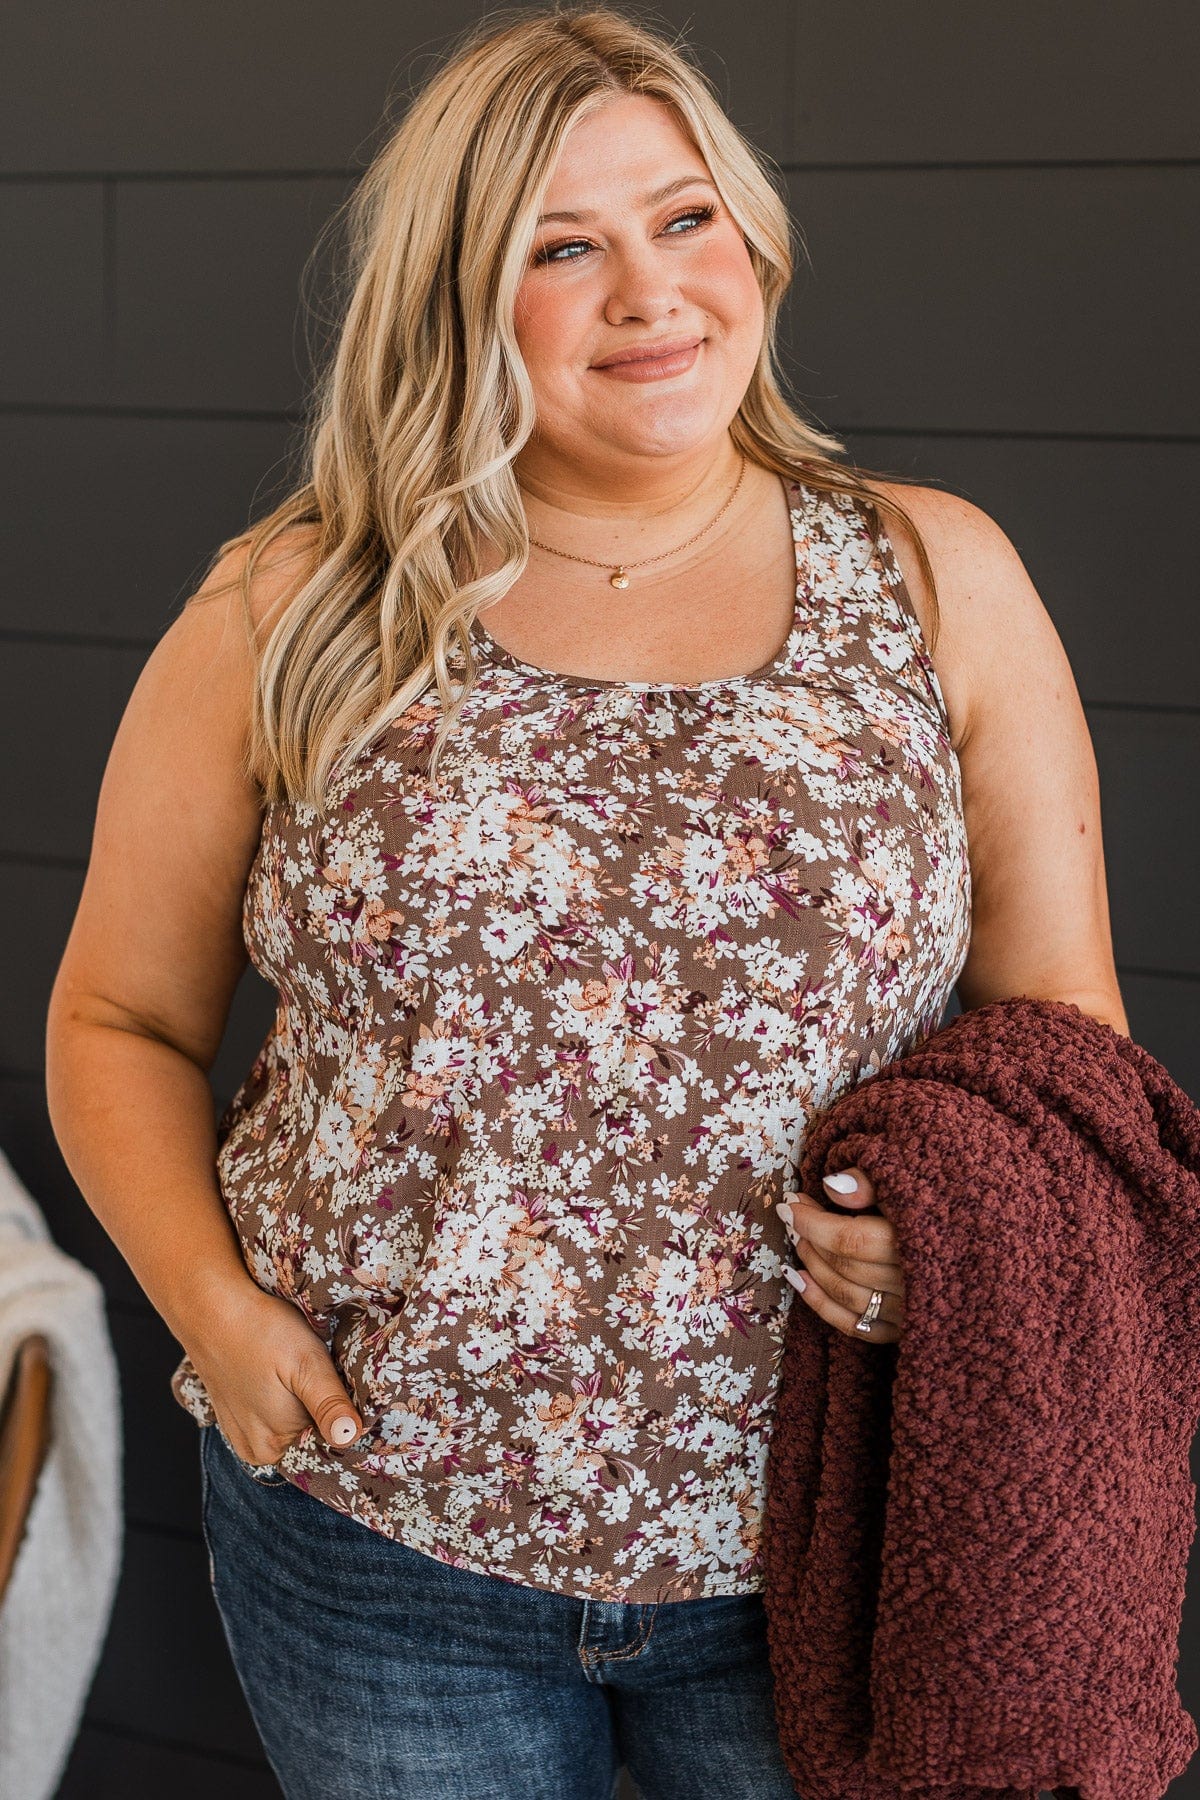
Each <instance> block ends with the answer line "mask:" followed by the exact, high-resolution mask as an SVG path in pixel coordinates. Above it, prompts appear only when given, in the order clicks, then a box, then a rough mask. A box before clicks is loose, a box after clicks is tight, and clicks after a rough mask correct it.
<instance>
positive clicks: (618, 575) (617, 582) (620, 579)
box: [608, 569, 629, 587]
mask: <svg viewBox="0 0 1200 1800" xmlns="http://www.w3.org/2000/svg"><path fill="white" fill-rule="evenodd" d="M608 579H609V580H610V581H611V582H612V584H613V586H614V587H628V586H629V577H628V575H627V574H626V573H625V571H624V569H614V570H613V572H612V574H611V575H610V576H609V578H608Z"/></svg>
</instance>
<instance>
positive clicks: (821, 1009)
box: [171, 480, 971, 1602]
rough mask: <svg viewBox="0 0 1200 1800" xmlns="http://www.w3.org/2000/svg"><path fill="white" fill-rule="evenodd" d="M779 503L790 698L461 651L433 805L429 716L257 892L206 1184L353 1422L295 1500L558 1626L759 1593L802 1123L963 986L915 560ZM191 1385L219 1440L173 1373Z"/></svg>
mask: <svg viewBox="0 0 1200 1800" xmlns="http://www.w3.org/2000/svg"><path fill="white" fill-rule="evenodd" d="M784 485H785V490H786V496H787V500H788V505H789V510H790V516H791V521H792V536H793V540H794V548H795V557H796V571H797V580H796V606H795V616H794V620H793V626H792V630H791V632H790V634H789V636H788V638H787V641H786V643H785V644H784V646H783V648H782V649H781V650H780V651H779V653H778V655H777V656H775V657H774V658H773V659H772V660H771V661H770V662H769V663H767V664H766V665H764V666H763V667H761V668H759V669H756V670H754V671H753V672H752V673H751V674H748V675H742V676H735V677H730V678H723V679H717V680H711V681H704V682H699V683H696V684H694V685H691V686H684V685H680V684H676V683H667V682H634V681H610V680H600V679H592V678H590V677H583V676H576V675H564V674H556V673H552V672H550V671H547V670H544V669H540V668H537V667H534V666H533V665H531V664H528V663H524V662H521V661H519V660H518V659H517V658H516V657H514V656H512V655H511V654H509V653H508V652H507V651H505V650H503V649H501V648H500V646H499V645H497V644H496V643H495V642H494V640H492V639H491V637H490V635H489V634H488V633H487V631H486V629H485V628H484V627H483V626H482V624H481V623H480V622H479V621H478V620H476V621H475V623H474V624H473V626H472V628H471V629H472V635H473V640H474V643H475V645H476V650H477V657H478V662H479V673H478V677H477V679H476V681H475V683H474V685H473V686H472V688H471V690H470V692H469V694H468V695H467V698H466V701H465V703H464V709H463V712H462V715H461V719H460V722H459V724H458V727H457V729H456V731H455V733H454V734H453V736H452V737H451V739H450V742H449V743H448V744H447V746H446V750H445V753H444V761H443V763H442V767H441V770H440V771H439V773H440V776H441V781H440V782H439V784H438V786H437V787H436V788H433V787H431V786H430V784H429V782H428V780H427V776H426V773H425V769H426V766H427V757H428V751H429V748H430V744H431V741H432V734H433V730H434V727H435V725H436V723H437V720H438V716H439V715H438V710H437V708H438V701H437V697H436V695H434V698H433V700H432V702H431V701H430V700H429V699H427V698H426V697H425V696H422V697H421V698H420V699H419V700H418V701H416V702H415V703H414V704H413V705H412V706H411V707H409V708H408V709H407V711H406V712H405V713H404V714H403V715H402V716H401V717H400V718H399V719H398V720H396V721H394V722H393V723H392V724H391V725H389V726H388V727H387V728H386V730H384V731H383V732H382V733H381V734H380V735H379V736H378V737H377V738H376V739H375V740H374V741H373V743H372V744H371V745H369V746H368V748H367V750H366V751H364V752H363V754H362V755H361V756H360V757H359V758H358V759H357V760H355V761H353V762H351V763H350V765H349V766H348V767H346V768H344V769H343V770H342V771H341V773H340V775H338V777H337V778H336V782H335V786H334V790H333V805H332V807H331V808H330V811H329V814H328V817H327V820H326V822H325V823H321V822H319V820H318V817H317V815H316V813H315V811H314V810H313V809H312V808H309V807H307V806H305V805H303V804H291V803H278V802H277V803H272V804H270V805H269V806H268V807H267V809H266V812H265V815H264V819H263V826H262V837H261V842H260V845H259V848H258V850H257V853H256V856H255V859H254V862H253V864H252V866H251V869H250V873H249V877H248V881H247V887H246V894H245V901H244V911H243V924H244V931H245V940H246V944H247V947H248V950H249V954H250V957H251V959H252V961H253V963H254V966H255V967H256V968H257V969H258V971H259V972H260V973H261V974H262V975H263V976H264V977H265V978H266V980H267V981H268V982H270V983H271V984H272V985H273V986H274V987H275V988H276V990H277V991H278V1007H277V1010H276V1014H275V1018H274V1022H273V1024H272V1026H271V1028H270V1030H269V1032H268V1034H267V1036H266V1039H265V1041H264V1043H263V1045H262V1047H261V1049H260V1051H259V1053H258V1055H257V1058H256V1059H255V1061H254V1063H253V1066H252V1067H251V1069H250V1070H249V1072H248V1074H247V1075H246V1077H245V1079H244V1081H243V1083H242V1085H241V1087H240V1088H239V1089H238V1091H237V1093H236V1094H235V1095H234V1096H233V1098H232V1100H231V1101H230V1102H229V1105H228V1106H227V1107H226V1109H225V1111H224V1113H223V1114H222V1116H221V1118H220V1120H219V1122H218V1159H217V1172H218V1177H219V1182H220V1187H221V1191H222V1193H223V1196H224V1198H225V1202H226V1204H227V1206H228V1209H229V1213H230V1216H231V1218H232V1221H233V1223H234V1225H235V1227H236V1230H237V1232H238V1236H239V1239H240V1242H241V1244H242V1247H243V1252H244V1257H245V1262H246V1265H247V1268H248V1270H249V1272H250V1274H251V1275H252V1276H253V1278H254V1280H255V1281H256V1282H257V1283H258V1284H259V1286H260V1287H262V1288H264V1289H266V1290H268V1291H269V1292H271V1293H274V1294H278V1295H281V1296H284V1297H286V1298H287V1299H288V1300H289V1301H291V1302H292V1303H294V1304H295V1305H296V1306H297V1307H299V1308H300V1309H301V1310H302V1312H303V1313H304V1315H305V1317H306V1319H307V1320H308V1322H309V1323H310V1325H311V1326H312V1328H313V1329H314V1331H315V1332H317V1333H319V1334H320V1336H321V1337H322V1339H323V1341H324V1342H325V1344H326V1345H327V1347H328V1349H329V1351H330V1354H331V1356H332V1358H333V1361H334V1364H335V1366H336V1368H337V1370H338V1373H339V1376H340V1377H341V1379H342V1380H343V1381H344V1383H345V1385H346V1387H347V1389H348V1391H349V1392H350V1393H351V1394H352V1395H353V1396H354V1399H355V1403H356V1405H357V1407H358V1409H359V1412H360V1416H361V1417H362V1419H363V1422H364V1426H363V1431H362V1433H361V1435H360V1436H359V1437H358V1438H357V1439H356V1440H355V1441H354V1442H353V1443H352V1444H350V1445H348V1446H346V1447H344V1448H341V1447H334V1446H330V1445H327V1444H326V1443H325V1442H324V1441H323V1440H322V1439H321V1437H320V1434H319V1433H318V1431H317V1429H316V1427H315V1425H309V1426H308V1427H306V1428H305V1429H304V1430H302V1431H301V1432H300V1433H299V1435H298V1436H297V1437H296V1438H295V1439H294V1440H293V1441H292V1442H291V1443H290V1444H289V1445H288V1446H287V1448H286V1450H285V1451H284V1453H283V1455H282V1456H281V1458H280V1460H279V1463H278V1465H272V1468H273V1469H274V1470H276V1472H277V1473H278V1475H281V1476H282V1477H284V1478H286V1480H288V1481H291V1482H293V1483H294V1484H295V1485H297V1486H298V1487H300V1488H301V1489H303V1490H304V1491H305V1492H307V1493H308V1494H310V1495H313V1496H315V1497H316V1498H317V1499H318V1500H319V1501H322V1502H324V1503H325V1504H326V1505H328V1506H331V1507H333V1508H334V1509H335V1510H336V1511H338V1512H340V1513H343V1514H346V1515H348V1516H350V1517H351V1518H354V1519H357V1520H359V1521H360V1522H361V1523H362V1524H363V1525H365V1526H367V1527H368V1528H370V1529H371V1530H373V1531H377V1532H380V1533H382V1534H383V1535H384V1536H386V1537H389V1538H394V1539H398V1540H399V1541H401V1542H402V1543H404V1544H406V1545H407V1546H409V1547H410V1548H412V1549H414V1550H419V1551H423V1552H425V1553H426V1554H428V1555H430V1556H434V1557H437V1558H439V1559H440V1560H442V1561H444V1562H449V1563H452V1564H454V1565H456V1566H458V1567H460V1568H463V1569H468V1570H473V1571H476V1572H478V1573H482V1574H491V1575H497V1576H501V1577H503V1578H506V1579H508V1580H511V1581H515V1582H519V1583H523V1584H526V1585H530V1586H533V1587H536V1588H542V1589H549V1590H552V1591H554V1592H557V1593H561V1594H567V1595H574V1596H578V1597H585V1598H587V1597H590V1598H595V1599H598V1600H620V1601H629V1602H650V1601H659V1600H680V1599H689V1598H694V1597H701V1596H708V1595H717V1594H747V1593H752V1592H755V1591H758V1590H761V1588H762V1585H763V1564H762V1525H763V1513H764V1496H765V1477H766V1464H767V1448H768V1443H769V1439H770V1432H771V1422H772V1403H773V1398H774V1394H775V1388H776V1380H777V1374H778V1366H779V1361H780V1356H781V1351H782V1344H783V1335H784V1324H785V1320H786V1315H787V1312H788V1308H789V1305H790V1304H791V1303H792V1302H793V1300H794V1298H795V1293H794V1290H793V1288H792V1287H791V1286H790V1284H789V1283H788V1282H787V1281H785V1280H784V1278H783V1270H784V1268H785V1266H786V1265H787V1264H788V1263H789V1262H791V1263H792V1264H793V1266H794V1264H795V1257H794V1254H793V1252H792V1251H791V1248H790V1244H789V1241H788V1239H787V1235H786V1232H785V1229H784V1226H783V1222H782V1220H781V1219H780V1218H779V1216H778V1214H777V1213H776V1211H775V1207H776V1204H777V1202H778V1201H780V1200H781V1199H784V1198H787V1197H788V1196H790V1195H792V1194H794V1193H796V1192H797V1190H798V1182H797V1175H796V1171H797V1167H798V1163H799V1157H800V1152H801V1149H802V1145H803V1139H804V1134H805V1131H806V1127H807V1126H808V1124H809V1121H810V1120H811V1119H812V1117H813V1114H814V1113H815V1112H816V1110H817V1109H819V1108H822V1107H825V1106H828V1105H829V1104H830V1103H831V1102H832V1101H833V1100H835V1099H836V1098H837V1096H838V1095H839V1094H840V1093H841V1092H842V1091H843V1090H844V1089H846V1088H847V1087H849V1086H850V1085H852V1084H853V1083H855V1082H858V1081H861V1080H863V1079H865V1078H868V1077H869V1076H871V1075H872V1074H873V1073H874V1072H875V1071H876V1070H877V1069H878V1068H879V1067H880V1066H881V1065H882V1064H883V1063H884V1062H886V1061H888V1060H890V1059H891V1058H893V1057H895V1056H897V1055H900V1054H902V1053H903V1052H904V1051H905V1050H907V1049H909V1048H911V1047H913V1046H914V1045H915V1044H916V1043H918V1042H919V1041H920V1040H921V1039H922V1038H924V1037H925V1036H927V1035H929V1033H931V1032H932V1031H933V1030H934V1029H935V1028H936V1027H937V1026H938V1024H939V1023H940V1021H941V1019H942V1016H943V1013H944V1010H945V1007H946V1004H947V1001H948V999H949V997H950V994H951V991H952V989H953V986H954V983H955V981H956V980H957V978H958V975H959V972H960V970H961V968H962V966H963V963H964V962H965V960H966V954H967V948H968V943H969V939H970V928H971V919H970V913H971V905H970V900H971V895H970V875H969V867H968V861H967V845H966V836H965V829H964V820H963V812H962V794H961V780H960V770H959V765H958V759H957V757H956V755H955V752H954V750H953V748H952V746H951V742H950V724H949V718H948V715H947V711H946V706H945V702H944V698H943V694H942V690H941V687H940V685H939V682H938V678H937V675H936V672H935V670H934V667H933V664H932V662H931V660H930V657H929V655H928V653H927V650H926V647H925V644H924V641H923V638H922V634H921V627H920V624H919V621H918V618H917V616H916V614H915V613H914V611H913V607H912V602H911V598H910V596H909V594H908V591H907V589H906V587H905V585H904V580H903V577H902V575H901V572H900V569H899V566H898V564H897V562H896V559H895V555H894V552H893V549H892V546H891V543H890V541H889V540H888V538H887V536H886V533H884V534H883V535H881V538H880V541H879V544H878V545H877V546H876V545H873V544H872V541H871V537H870V534H869V530H868V527H867V523H866V517H865V514H864V512H863V511H862V509H861V507H860V506H859V504H858V503H857V502H856V501H855V500H854V499H853V498H852V497H851V496H847V495H843V494H836V495H829V494H825V493H822V492H821V491H819V490H817V489H810V488H808V487H806V486H804V485H803V484H802V483H800V482H798V481H792V480H788V481H787V482H785V484H784ZM817 1198H819V1196H818V1197H817ZM800 1304H803V1302H800ZM171 1391H172V1393H173V1395H174V1397H175V1398H176V1399H177V1400H178V1401H179V1403H180V1405H182V1406H184V1407H185V1408H186V1409H187V1410H188V1411H189V1412H190V1413H191V1415H192V1416H193V1417H194V1418H195V1420H196V1421H197V1423H198V1424H201V1425H210V1424H213V1423H214V1422H215V1413H214V1410H213V1407H212V1404H211V1401H210V1399H209V1396H208V1394H207V1392H206V1390H205V1388H204V1386H203V1383H202V1381H201V1379H200V1376H199V1375H198V1373H197V1371H196V1369H195V1368H194V1366H193V1365H192V1363H191V1362H190V1360H189V1359H188V1358H187V1357H186V1356H185V1357H184V1359H183V1361H182V1362H181V1363H180V1364H179V1366H178V1367H177V1369H176V1370H175V1372H174V1374H173V1375H172V1377H171ZM248 1466H249V1465H247V1467H248Z"/></svg>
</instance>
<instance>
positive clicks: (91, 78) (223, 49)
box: [0, 0, 795, 171]
mask: <svg viewBox="0 0 1200 1800" xmlns="http://www.w3.org/2000/svg"><path fill="white" fill-rule="evenodd" d="M480 10H481V9H480V8H478V7H474V6H469V5H466V4H464V3H463V0H441V3H440V4H434V0H407V3H406V4H405V5H404V6H403V7H396V6H394V5H388V4H386V3H385V0H352V3H351V4H350V5H348V6H342V7H330V6H326V5H322V4H321V3H320V0H292V3H291V4H289V5H288V6H286V7H283V6H278V5H274V6H272V5H267V6H263V5H259V6H255V7H252V8H250V9H247V8H245V7H242V6H238V5H236V4H235V3H234V0H209V4H207V5H206V6H204V7H202V8H193V7H167V6H162V5H161V4H156V0H124V3H123V4H122V5H121V6H120V7H119V8H116V9H110V10H99V9H97V10H90V9H88V8H80V7H78V6H73V5H70V4H69V3H68V0H39V3H38V4H37V5H36V6H34V5H26V6H23V7H10V8H8V9H7V11H6V13H5V23H4V25H3V28H2V29H0V71H3V73H2V74H0V170H3V169H7V170H20V171H26V170H38V171H41V170H46V171H56V170H72V171H75V170H83V171H87V170H104V171H109V170H112V171H122V170H130V171H137V170H142V169H156V170H163V171H166V170H181V171H192V170H204V169H215V170H220V169H273V170H277V169H330V168H351V167H354V168H357V167H359V166H361V165H362V163H363V162H364V161H365V160H366V158H367V156H368V155H369V154H370V152H371V150H372V148H373V147H374V146H375V145H376V144H377V143H378V142H379V141H380V139H381V137H382V135H383V133H384V130H385V126H386V121H387V119H388V118H390V119H391V120H392V121H393V122H395V121H397V120H398V119H399V117H400V116H401V114H402V112H403V108H404V102H405V97H406V95H407V93H408V92H409V91H410V89H411V88H415V87H417V86H420V85H421V84H423V83H424V82H425V81H426V80H428V78H429V76H430V75H431V74H432V73H433V72H434V70H435V68H436V67H437V66H438V65H439V63H440V61H441V59H442V53H443V49H444V48H445V47H447V46H448V45H449V42H450V39H451V38H452V37H453V36H454V35H455V34H456V33H457V32H458V31H459V29H460V28H461V27H463V26H465V25H467V24H468V23H470V22H471V21H473V20H474V19H475V18H476V17H477V16H478V15H479V12H480ZM657 14H658V18H657V21H655V20H651V19H649V18H648V23H654V22H659V23H661V24H662V25H663V26H665V28H666V31H667V34H668V36H671V35H673V33H674V32H675V31H677V30H681V31H682V32H683V33H684V35H685V38H686V40H687V41H688V42H689V43H690V44H691V45H692V46H693V47H694V49H695V52H696V54H697V56H698V59H699V61H700V63H701V65H702V66H703V67H704V68H705V70H706V71H707V72H708V74H709V75H710V76H711V77H712V78H713V80H714V81H715V82H716V85H717V87H718V89H719V91H720V93H721V95H722V98H723V100H724V101H725V104H726V105H727V106H728V108H729V110H730V112H731V114H732V116H733V117H734V118H735V120H736V121H737V122H738V123H739V124H740V125H741V126H742V128H743V129H744V130H746V131H747V132H749V133H751V134H752V136H753V137H754V140H755V141H756V142H757V143H759V144H761V145H762V146H763V147H764V148H766V149H767V150H768V151H769V152H770V153H771V154H772V155H774V156H776V157H780V158H782V157H784V156H786V155H787V153H788V150H789V147H790V145H791V143H792V140H793V133H792V130H791V120H790V115H791V102H792V92H793V83H794V38H795V16H794V10H793V9H792V8H790V7H787V6H782V5H780V4H778V3H777V0H748V3H746V4H743V5H742V6H741V7H740V8H739V11H738V14H737V20H736V28H735V29H731V16H730V14H729V12H728V10H727V8H726V7H725V6H724V5H723V4H722V3H721V0H700V4H699V5H694V6H690V7H689V6H685V5H682V4H679V3H677V0H675V3H671V4H664V5H660V6H659V8H658V9H657ZM389 96H390V97H391V104H390V106H389V105H388V101H389Z"/></svg>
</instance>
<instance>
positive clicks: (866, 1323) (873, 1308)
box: [854, 1288, 883, 1332]
mask: <svg viewBox="0 0 1200 1800" xmlns="http://www.w3.org/2000/svg"><path fill="white" fill-rule="evenodd" d="M882 1307H883V1295H882V1293H881V1292H880V1290H879V1289H878V1288H873V1289H872V1291H871V1298H870V1299H869V1300H868V1301H867V1310H866V1311H865V1312H864V1313H863V1316H862V1318H861V1319H856V1320H855V1321H854V1329H855V1331H863V1332H867V1331H870V1329H871V1327H872V1325H873V1324H874V1323H875V1321H876V1319H877V1318H878V1317H879V1314H880V1311H881V1310H882Z"/></svg>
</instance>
